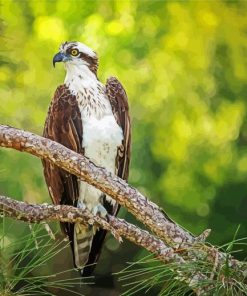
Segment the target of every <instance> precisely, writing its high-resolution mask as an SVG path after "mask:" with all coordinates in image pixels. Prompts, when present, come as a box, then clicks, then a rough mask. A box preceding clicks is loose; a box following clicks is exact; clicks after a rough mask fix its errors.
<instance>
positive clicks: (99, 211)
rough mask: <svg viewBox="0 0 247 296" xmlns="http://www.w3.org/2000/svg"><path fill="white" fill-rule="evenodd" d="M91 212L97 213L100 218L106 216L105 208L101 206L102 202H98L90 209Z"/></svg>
mask: <svg viewBox="0 0 247 296" xmlns="http://www.w3.org/2000/svg"><path fill="white" fill-rule="evenodd" d="M92 213H93V214H94V215H99V216H100V217H102V218H106V216H107V210H106V209H105V207H104V206H102V204H98V205H97V206H95V207H94V208H93V210H92Z"/></svg>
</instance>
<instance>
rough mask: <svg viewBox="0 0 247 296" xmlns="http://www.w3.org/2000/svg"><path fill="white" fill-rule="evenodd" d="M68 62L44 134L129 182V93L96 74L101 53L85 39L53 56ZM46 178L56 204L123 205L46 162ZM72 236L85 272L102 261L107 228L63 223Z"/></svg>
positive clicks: (103, 208)
mask: <svg viewBox="0 0 247 296" xmlns="http://www.w3.org/2000/svg"><path fill="white" fill-rule="evenodd" d="M57 62H64V65H65V69H66V72H67V73H66V77H65V81H64V84H62V85H60V86H58V88H57V90H56V92H55V95H54V97H53V100H52V102H51V104H50V107H49V111H48V115H47V118H46V122H45V127H44V132H43V136H44V137H46V138H49V139H51V140H53V141H56V142H58V143H61V144H62V145H64V146H66V147H67V148H69V149H71V150H74V151H75V152H77V153H80V154H83V155H85V156H86V157H88V158H89V159H90V160H91V161H92V162H94V163H95V164H96V165H97V166H101V167H104V168H106V169H107V170H108V171H110V172H111V173H113V174H116V175H117V176H119V177H120V178H122V179H124V180H127V178H128V172H129V161H130V119H129V107H128V99H127V95H126V92H125V90H124V88H123V86H122V85H121V83H120V82H119V81H118V80H117V79H116V78H114V77H110V78H109V79H108V80H107V82H106V85H103V84H102V83H101V82H100V81H99V80H98V78H97V68H98V58H97V55H96V53H95V52H94V51H93V50H92V49H90V48H89V47H87V46H86V45H85V44H82V43H80V42H65V43H63V44H62V45H61V46H60V48H59V52H58V53H57V54H56V55H55V56H54V58H53V65H54V66H55V63H57ZM43 166H44V176H45V180H46V183H47V187H48V190H49V193H50V196H51V198H52V201H53V203H54V204H62V205H73V206H75V207H78V208H84V207H87V208H88V209H89V210H90V211H92V212H93V213H94V214H96V213H100V214H101V215H106V214H107V213H108V214H110V215H116V214H117V213H118V211H119V205H118V204H117V203H116V201H115V200H113V199H112V198H110V197H109V196H107V195H105V194H104V193H102V192H101V191H100V190H98V189H96V188H95V187H93V186H91V185H89V184H87V183H86V182H83V181H80V179H78V178H77V177H76V176H75V175H73V174H70V173H68V172H66V171H65V170H63V169H61V168H59V167H57V166H56V165H54V164H52V163H50V162H49V161H47V160H43ZM61 228H62V230H63V232H64V233H65V234H66V235H67V236H68V237H69V240H70V244H71V248H72V252H73V259H74V265H75V267H76V268H78V269H79V270H81V273H82V275H83V276H88V275H90V274H91V273H92V271H93V269H94V266H95V264H94V263H97V261H98V257H99V254H100V250H101V248H102V245H103V241H104V238H105V235H106V230H103V229H95V228H94V227H90V226H88V227H85V226H83V225H82V224H79V223H75V224H71V223H61Z"/></svg>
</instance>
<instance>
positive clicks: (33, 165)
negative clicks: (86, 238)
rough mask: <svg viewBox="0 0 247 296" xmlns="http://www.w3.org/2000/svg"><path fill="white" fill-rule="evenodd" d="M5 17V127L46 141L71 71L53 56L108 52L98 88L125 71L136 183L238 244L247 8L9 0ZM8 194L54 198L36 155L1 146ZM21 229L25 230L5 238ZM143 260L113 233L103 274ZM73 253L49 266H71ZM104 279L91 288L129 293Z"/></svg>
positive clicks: (1, 185)
mask: <svg viewBox="0 0 247 296" xmlns="http://www.w3.org/2000/svg"><path fill="white" fill-rule="evenodd" d="M0 11H1V51H0V55H1V57H0V67H1V68H0V86H1V88H0V121H1V123H2V124H8V125H13V126H15V127H18V128H22V129H26V130H29V131H32V132H34V133H37V134H41V133H42V129H43V124H44V120H45V116H46V112H47V109H48V105H49V102H50V100H51V98H52V96H53V93H54V91H55V89H56V87H57V86H58V85H59V84H61V83H62V82H63V79H64V75H65V72H64V69H63V67H62V65H58V67H56V69H53V68H52V58H53V55H54V54H55V53H56V52H57V50H58V47H59V45H60V43H61V42H63V41H66V40H71V41H73V40H78V41H81V42H84V43H85V44H87V45H88V46H90V47H91V48H93V49H94V50H95V51H96V52H97V53H98V55H99V57H100V67H99V78H100V79H101V81H105V80H106V79H107V77H109V76H111V75H114V76H117V77H118V78H119V80H120V81H121V82H122V83H123V85H124V87H125V89H126V91H127V93H128V97H129V103H130V107H131V117H132V132H133V146H132V162H131V171H130V179H129V182H130V184H132V185H134V186H136V187H137V188H138V189H139V190H140V191H141V192H142V193H144V194H146V195H147V196H148V197H150V199H151V200H153V201H154V202H156V203H157V204H159V205H160V206H161V207H163V208H164V209H165V211H167V213H168V214H169V215H170V216H171V217H172V218H173V219H175V220H176V221H177V222H179V223H180V224H181V225H183V226H184V227H186V228H187V229H189V230H190V231H191V232H193V233H195V234H200V233H201V232H202V231H203V230H204V229H206V228H211V229H212V234H211V236H210V239H209V240H210V242H212V243H214V244H218V245H221V244H223V243H225V242H228V241H229V240H231V238H232V237H233V235H234V233H235V231H236V229H237V226H238V225H239V224H241V227H240V231H239V235H238V236H239V237H243V236H244V235H246V230H247V219H246V212H247V198H246V196H247V118H246V112H247V101H246V94H247V38H246V37H247V1H185V2H183V1H177V2H176V1H141V0H140V1H64V0H63V1H62V0H57V1H9V0H5V1H2V3H1V6H0ZM0 193H1V194H4V195H8V196H11V197H15V198H16V199H19V200H26V201H28V202H37V203H40V202H49V196H48V192H47V190H46V187H45V183H44V179H43V175H42V167H41V163H40V161H39V159H37V158H35V157H32V156H30V155H26V154H22V153H19V152H15V151H10V150H5V149H0ZM121 216H122V217H126V218H127V219H128V220H129V221H131V222H133V221H134V219H133V217H131V216H130V215H128V214H126V212H125V211H124V210H122V211H121ZM25 229H26V228H25V227H24V225H23V224H20V223H18V225H17V226H16V227H15V228H14V230H13V232H12V233H11V234H9V236H10V238H9V239H13V237H14V236H15V235H16V236H17V235H20V234H22V232H23V231H27V229H26V230H25ZM245 255H246V254H244V253H243V252H242V253H240V254H237V255H236V256H238V258H240V259H243V258H244V256H245ZM141 256H143V251H141V250H140V249H138V248H137V247H135V246H133V245H131V244H130V243H127V242H124V243H123V244H122V245H121V246H119V244H118V243H117V242H115V241H114V239H113V238H112V237H110V236H109V237H108V241H107V242H106V245H105V248H104V251H103V254H102V257H101V260H100V263H99V264H98V268H97V272H98V274H102V275H103V274H110V273H111V272H117V271H120V270H121V269H123V268H124V267H125V266H126V262H127V261H133V260H137V258H140V257H141ZM69 257H70V254H69V253H68V255H67V256H66V257H64V256H63V258H61V257H58V258H57V259H56V260H55V262H53V263H52V264H51V266H50V267H49V269H59V268H65V267H66V268H68V267H69V265H70V264H71V262H69V263H68V262H67V263H66V264H65V261H69ZM67 258H68V260H67ZM64 265H65V267H64ZM103 284H105V286H107V287H101V288H99V287H100V285H103ZM103 284H102V282H101V284H99V286H98V289H99V290H97V291H100V292H99V293H100V294H96V292H92V291H93V290H92V288H87V289H88V290H85V291H87V292H86V293H89V294H90V293H91V295H105V294H104V293H107V295H108V296H109V295H118V294H119V292H120V291H122V289H123V288H121V285H120V283H119V282H118V281H117V279H116V278H111V279H110V280H109V278H108V280H105V281H103ZM85 289H86V288H85ZM88 291H89V292H88ZM90 291H91V292H90ZM94 291H95V290H94ZM97 293H98V292H97ZM59 295H63V294H59ZM65 295H66V294H65Z"/></svg>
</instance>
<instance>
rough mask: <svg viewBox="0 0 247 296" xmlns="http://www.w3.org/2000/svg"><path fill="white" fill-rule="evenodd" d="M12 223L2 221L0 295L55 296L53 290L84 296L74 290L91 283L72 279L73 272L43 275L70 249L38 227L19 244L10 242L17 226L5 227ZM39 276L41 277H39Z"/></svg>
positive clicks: (35, 226) (16, 241) (20, 240)
mask: <svg viewBox="0 0 247 296" xmlns="http://www.w3.org/2000/svg"><path fill="white" fill-rule="evenodd" d="M6 221H8V223H9V222H10V221H11V220H9V219H6V218H3V219H2V221H1V222H2V231H1V234H0V295H1V296H14V295H15V296H34V295H39V296H44V295H45V296H55V295H57V294H54V293H53V292H51V291H52V290H54V289H59V290H60V291H61V290H63V291H65V292H66V291H67V292H68V295H82V294H81V293H79V292H76V291H75V290H76V289H75V287H76V286H81V285H84V284H89V283H90V279H88V280H85V279H84V280H83V282H82V278H81V277H80V276H78V277H73V278H70V277H69V274H70V271H71V270H66V271H61V272H59V273H55V274H41V273H42V272H40V270H42V268H44V267H45V266H46V265H47V264H48V263H49V261H50V260H51V259H52V258H53V257H55V256H56V255H58V254H59V253H60V252H61V251H62V250H64V248H66V247H68V246H67V244H65V243H64V242H63V241H57V240H54V239H52V238H51V237H50V235H49V234H48V233H47V232H45V230H44V227H43V226H42V225H39V224H35V225H32V226H31V225H30V229H31V231H29V233H28V234H26V235H24V236H23V237H22V238H21V239H19V240H15V239H14V240H13V241H12V240H10V239H9V237H8V236H7V234H8V233H11V228H13V225H14V222H10V225H9V226H8V227H6V224H7V222H6ZM37 274H38V275H37Z"/></svg>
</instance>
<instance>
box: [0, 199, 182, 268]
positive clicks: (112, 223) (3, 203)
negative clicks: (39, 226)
mask: <svg viewBox="0 0 247 296" xmlns="http://www.w3.org/2000/svg"><path fill="white" fill-rule="evenodd" d="M0 213H2V214H4V215H5V216H7V217H11V218H14V219H16V220H21V221H25V222H29V223H40V222H43V221H44V222H51V221H59V222H69V223H76V222H79V223H82V224H84V225H85V226H86V225H96V226H99V227H101V228H104V229H106V230H109V231H110V232H111V233H112V235H113V236H114V237H115V238H116V239H117V240H118V241H119V242H122V238H121V236H123V237H125V238H126V239H128V240H129V241H131V242H133V243H135V244H136V245H138V246H140V247H143V248H145V249H146V250H148V251H149V252H151V253H153V254H154V256H155V257H157V258H158V259H160V260H161V261H163V262H165V263H168V262H178V263H183V260H182V258H180V257H179V255H177V254H176V253H175V252H174V250H173V249H172V248H169V247H167V246H166V245H165V244H164V242H163V241H162V240H160V239H158V238H157V237H155V236H154V235H151V234H150V233H149V232H148V231H145V230H142V229H140V228H139V227H137V226H135V225H133V224H131V223H128V222H126V221H125V220H123V219H119V218H117V217H114V216H110V215H107V217H106V218H103V217H100V216H98V215H96V216H94V215H93V214H92V213H91V212H90V211H89V210H88V209H78V208H75V207H73V206H67V205H49V204H28V203H26V202H21V201H17V200H14V199H11V198H10V197H6V196H2V195H0Z"/></svg>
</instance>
